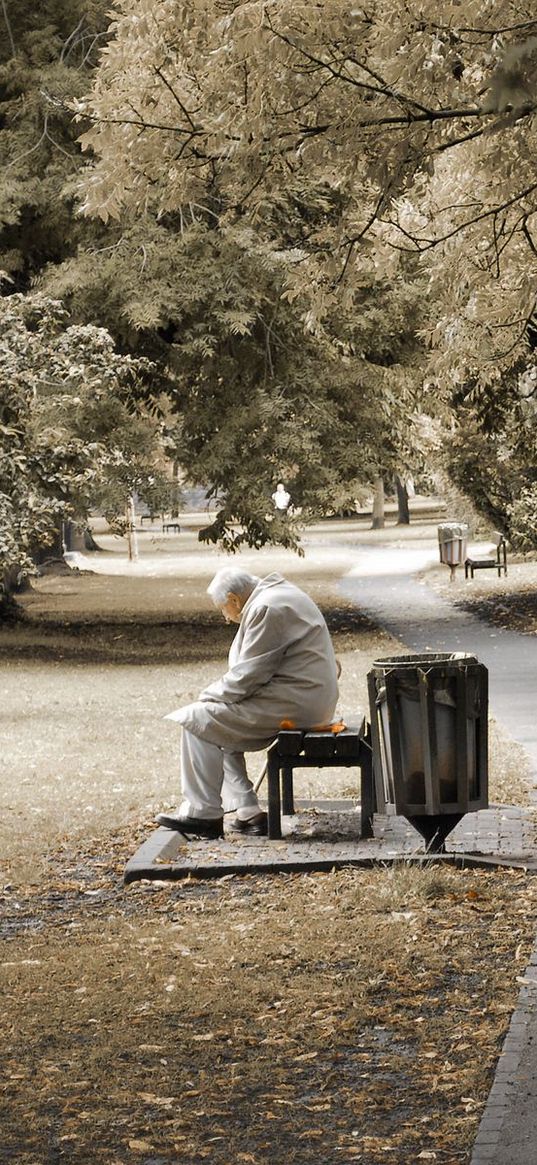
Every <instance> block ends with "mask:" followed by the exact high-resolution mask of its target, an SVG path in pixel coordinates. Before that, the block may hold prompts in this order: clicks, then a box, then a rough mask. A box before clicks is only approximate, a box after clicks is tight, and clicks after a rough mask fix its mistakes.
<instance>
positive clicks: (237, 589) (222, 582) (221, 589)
mask: <svg viewBox="0 0 537 1165" xmlns="http://www.w3.org/2000/svg"><path fill="white" fill-rule="evenodd" d="M258 582H260V579H259V578H258V577H257V575H256V574H248V572H247V571H246V570H235V569H233V568H232V567H224V568H223V569H222V570H219V571H217V573H216V574H215V576H214V578H213V580H212V582H211V583H209V586H208V587H207V594H208V595H210V597H211V599H212V600H213V603H214V604H215V606H216V607H219V606H221V604H222V603H225V601H226V599H227V597H228V595H230V594H231V593H233V594H234V595H240V596H241V598H242V596H243V595H250V594H251V593H252V591H253V590H254V587H256V586H257V584H258Z"/></svg>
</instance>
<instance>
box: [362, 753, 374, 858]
mask: <svg viewBox="0 0 537 1165" xmlns="http://www.w3.org/2000/svg"><path fill="white" fill-rule="evenodd" d="M360 800H361V807H362V815H361V823H360V836H361V837H363V838H367V837H374V836H375V835H374V832H373V814H374V812H375V787H374V784H373V753H372V751H371V745H370V744H369V743H367V744H366V743H365V742H364V743H363V744H362V746H361V749H360Z"/></svg>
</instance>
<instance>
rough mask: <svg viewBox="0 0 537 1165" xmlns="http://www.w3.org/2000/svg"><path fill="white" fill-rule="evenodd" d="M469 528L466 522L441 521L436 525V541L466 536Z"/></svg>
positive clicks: (448, 540) (449, 540)
mask: <svg viewBox="0 0 537 1165" xmlns="http://www.w3.org/2000/svg"><path fill="white" fill-rule="evenodd" d="M469 529H470V527H469V526H468V524H467V522H441V523H440V525H439V526H438V541H439V542H451V541H452V539H453V538H467V537H468V533H469Z"/></svg>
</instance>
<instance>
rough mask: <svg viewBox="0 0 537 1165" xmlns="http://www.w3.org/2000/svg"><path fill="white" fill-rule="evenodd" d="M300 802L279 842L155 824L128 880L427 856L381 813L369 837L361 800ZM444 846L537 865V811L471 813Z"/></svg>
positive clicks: (482, 858)
mask: <svg viewBox="0 0 537 1165" xmlns="http://www.w3.org/2000/svg"><path fill="white" fill-rule="evenodd" d="M298 805H299V806H300V805H301V806H302V808H299V812H298V813H297V814H296V815H295V816H293V817H284V818H283V825H282V832H283V837H282V839H281V841H269V840H268V838H263V837H250V838H245V837H244V835H242V834H238V833H230V832H226V833H225V836H224V837H223V838H221V839H219V840H217V841H207V840H203V841H188V840H186V839H185V838H184V837H182V835H181V834H179V833H174V832H173V831H172V830H169V829H163V828H160V829H157V830H155V832H154V833H153V834H151V835H150V837H149V838H148V839H147V841H146V842H145V843H144V844H143V845H142V846H141V847H140V849H139V850H138V851H137V853H136V854H135V855H134V856H133V857H132V858H131V860H130V862H129V863H128V866H127V868H126V871H125V880H126V881H127V882H131V881H134V880H135V879H137V878H151V879H153V880H155V879H158V880H160V879H162V880H164V879H166V880H168V879H181V878H186V877H189V876H192V875H194V876H196V877H223V876H225V875H228V874H232V873H236V874H243V873H262V872H264V873H276V872H281V871H285V870H289V871H291V870H312V869H315V870H321V869H334V868H335V867H337V866H344V865H356V866H358V865H371V864H373V863H375V862H390V861H398V860H399V861H400V860H402V859H405V860H410V859H412V858H414V859H416V860H423V859H424V858H425V857H426V852H425V846H424V842H423V839H422V837H421V836H420V834H419V833H417V832H416V830H415V829H413V827H412V826H411V825H410V824H409V823H408V822H407V821H406V820H405V819H404V818H402V817H394V816H382V815H380V814H377V815H375V820H374V833H375V836H374V837H373V838H371V839H367V840H364V839H362V838H361V837H360V808H359V804H358V803H357V802H356V803H355V802H352V801H349V802H347V803H345V802H341V801H340V802H322V803H321V802H317V803H308V802H299V803H298ZM446 850H447V852H448V853H449V855H450V856H452V857H456V858H457V860H458V861H460V862H461V863H462V862H463V861H464V862H465V863H466V864H470V863H472V864H481V863H483V864H498V863H502V864H506V865H517V866H522V867H523V868H525V869H532V868H533V867H535V869H536V870H537V820H536V815H535V812H534V811H532V810H531V809H524V808H521V807H517V806H512V805H508V806H493V807H491V808H489V809H482V810H480V812H478V813H468V814H467V815H466V817H464V818H463V819H462V821H461V822H459V824H458V825H457V826H456V828H455V829H454V830H453V831H452V833H451V834H450V835H449V837H448V840H447V843H446Z"/></svg>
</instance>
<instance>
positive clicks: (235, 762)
mask: <svg viewBox="0 0 537 1165" xmlns="http://www.w3.org/2000/svg"><path fill="white" fill-rule="evenodd" d="M181 785H182V793H183V801H182V803H181V806H180V808H179V814H180V816H181V817H204V818H206V819H210V818H212V817H221V816H222V813H230V812H231V810H233V809H250V808H251V809H252V810H256V809H257V810H258V811H259V801H258V799H257V796H256V794H255V792H254V787H253V785H252V782H251V780H250V779H249V777H248V773H247V771H246V761H245V759H244V753H242V752H226V751H225V750H224V749H223V748H219V746H218V745H217V744H209V742H208V741H207V740H200V738H199V737H198V736H194V733H193V732H189V731H188V729H186V728H183V730H182V735H181Z"/></svg>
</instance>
